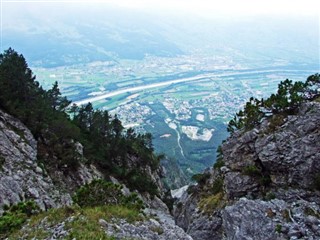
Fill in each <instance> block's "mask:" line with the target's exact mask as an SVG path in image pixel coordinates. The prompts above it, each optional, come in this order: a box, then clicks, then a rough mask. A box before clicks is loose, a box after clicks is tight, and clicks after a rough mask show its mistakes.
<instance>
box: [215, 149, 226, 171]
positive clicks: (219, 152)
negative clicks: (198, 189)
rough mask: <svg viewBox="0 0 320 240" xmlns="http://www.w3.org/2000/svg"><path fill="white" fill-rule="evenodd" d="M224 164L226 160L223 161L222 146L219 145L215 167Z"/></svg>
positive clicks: (218, 167) (217, 167)
mask: <svg viewBox="0 0 320 240" xmlns="http://www.w3.org/2000/svg"><path fill="white" fill-rule="evenodd" d="M223 166H224V161H223V152H222V148H221V146H219V147H218V149H217V160H216V162H215V163H214V165H213V168H214V169H220V168H221V167H223Z"/></svg>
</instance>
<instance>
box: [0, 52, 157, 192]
mask: <svg viewBox="0 0 320 240" xmlns="http://www.w3.org/2000/svg"><path fill="white" fill-rule="evenodd" d="M0 86H1V87H0V108H1V109H3V110H4V111H6V112H7V113H9V114H11V115H13V116H15V117H17V118H19V119H20V120H21V121H22V122H23V123H24V124H25V125H26V126H27V127H28V128H29V129H30V130H31V131H32V133H33V135H34V136H35V138H36V139H37V141H38V160H39V161H41V162H42V163H43V165H44V166H45V167H46V168H49V169H51V170H54V169H59V170H63V171H64V172H65V174H68V171H73V170H75V169H77V167H79V164H80V163H83V164H94V165H96V166H97V167H98V168H99V169H100V170H101V171H102V172H103V173H104V174H105V175H106V176H108V175H110V174H111V175H114V176H116V177H117V178H118V179H120V180H123V181H124V182H126V183H127V185H128V186H129V187H130V188H131V189H137V190H139V191H141V192H144V191H147V192H149V193H151V194H157V187H156V185H155V183H154V182H153V181H152V180H151V179H149V178H148V177H147V176H146V175H145V174H144V172H143V171H144V167H145V166H151V168H152V170H155V169H157V168H158V166H159V162H160V160H161V158H162V156H157V155H155V154H154V153H153V150H154V149H153V145H152V136H151V134H148V133H147V134H137V133H135V132H134V130H133V129H131V128H130V129H126V130H125V129H124V127H123V126H122V124H121V121H120V120H119V119H118V117H117V116H110V115H109V113H108V112H107V111H101V110H94V108H93V106H92V104H91V103H88V104H87V105H84V106H80V107H78V106H76V105H75V104H73V105H72V103H71V101H69V100H68V99H67V98H66V97H63V96H62V95H61V92H60V90H59V86H58V83H57V82H56V83H55V84H53V86H52V88H51V89H49V90H44V89H43V88H42V87H41V86H40V85H39V83H38V82H37V81H36V77H35V76H34V74H33V73H32V70H31V69H30V68H29V67H28V64H27V62H26V60H25V58H24V57H23V55H21V54H18V53H17V52H16V51H14V50H13V49H11V48H9V49H8V50H6V51H5V52H4V53H3V54H1V55H0ZM78 143H81V144H82V146H83V156H84V157H82V156H80V154H79V151H77V146H78V145H79V144H78ZM132 158H135V159H138V161H139V162H138V167H134V168H132V167H131V168H129V167H127V165H128V161H129V160H130V159H132Z"/></svg>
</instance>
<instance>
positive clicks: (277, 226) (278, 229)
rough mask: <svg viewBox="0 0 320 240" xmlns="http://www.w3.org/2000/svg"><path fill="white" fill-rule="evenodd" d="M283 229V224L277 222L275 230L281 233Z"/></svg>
mask: <svg viewBox="0 0 320 240" xmlns="http://www.w3.org/2000/svg"><path fill="white" fill-rule="evenodd" d="M281 230H282V226H281V225H280V224H277V225H276V229H275V231H276V232H277V233H281Z"/></svg>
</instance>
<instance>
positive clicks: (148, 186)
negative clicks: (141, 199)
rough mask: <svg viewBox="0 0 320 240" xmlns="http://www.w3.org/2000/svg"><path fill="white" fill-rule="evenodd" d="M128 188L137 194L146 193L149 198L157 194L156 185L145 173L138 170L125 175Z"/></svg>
mask: <svg viewBox="0 0 320 240" xmlns="http://www.w3.org/2000/svg"><path fill="white" fill-rule="evenodd" d="M127 183H128V187H129V188H130V189H131V190H138V191H139V192H148V193H149V194H150V195H151V196H155V195H158V194H159V190H158V186H157V185H156V183H155V182H154V181H153V180H152V179H151V178H150V177H149V176H148V175H147V174H145V173H143V172H142V171H140V170H138V169H133V170H132V171H131V172H129V173H128V175H127Z"/></svg>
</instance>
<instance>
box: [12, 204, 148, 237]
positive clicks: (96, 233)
mask: <svg viewBox="0 0 320 240" xmlns="http://www.w3.org/2000/svg"><path fill="white" fill-rule="evenodd" d="M100 219H103V220H105V221H107V222H111V221H113V220H114V219H125V220H126V221H128V222H131V223H132V222H135V221H141V220H143V217H142V216H141V214H140V211H138V210H136V209H130V208H127V207H125V206H120V205H104V206H97V207H84V208H80V207H78V206H70V207H63V208H59V209H50V210H49V211H47V212H42V213H40V214H38V215H34V216H32V217H31V218H30V220H29V221H28V222H27V223H26V225H25V227H23V228H22V229H20V230H17V231H14V232H13V233H12V234H10V235H9V236H8V240H16V239H50V238H52V236H53V233H52V229H53V228H55V227H57V225H58V224H61V223H63V222H64V223H65V224H64V229H65V230H66V231H67V232H68V235H67V236H66V237H65V238H64V239H70V240H71V239H101V240H114V238H113V237H112V236H108V235H107V234H106V233H105V231H104V229H103V228H102V227H101V225H100V224H99V220H100Z"/></svg>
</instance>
